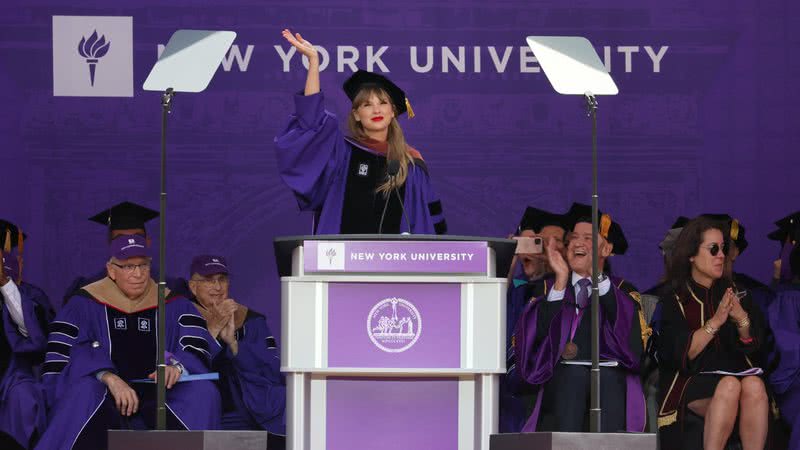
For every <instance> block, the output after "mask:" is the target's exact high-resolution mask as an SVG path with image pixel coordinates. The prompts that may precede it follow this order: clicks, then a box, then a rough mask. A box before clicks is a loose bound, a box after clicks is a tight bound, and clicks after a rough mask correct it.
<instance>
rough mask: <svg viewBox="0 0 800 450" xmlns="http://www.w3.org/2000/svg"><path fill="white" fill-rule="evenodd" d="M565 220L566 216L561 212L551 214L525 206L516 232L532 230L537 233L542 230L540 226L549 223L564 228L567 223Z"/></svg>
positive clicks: (548, 224) (542, 226)
mask: <svg viewBox="0 0 800 450" xmlns="http://www.w3.org/2000/svg"><path fill="white" fill-rule="evenodd" d="M565 222H566V217H564V215H563V214H553V213H551V212H550V211H545V210H543V209H539V208H534V207H533V206H528V207H527V208H525V213H524V214H523V215H522V219H520V221H519V227H517V233H520V232H522V230H533V231H534V232H535V233H539V232H541V231H542V228H544V227H546V226H551V225H552V226H556V227H560V228H566V226H567V225H566V223H565Z"/></svg>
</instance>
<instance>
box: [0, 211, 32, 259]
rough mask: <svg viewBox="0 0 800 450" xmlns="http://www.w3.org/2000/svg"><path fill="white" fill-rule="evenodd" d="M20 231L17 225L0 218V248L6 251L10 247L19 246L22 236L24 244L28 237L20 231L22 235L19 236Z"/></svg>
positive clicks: (9, 249)
mask: <svg viewBox="0 0 800 450" xmlns="http://www.w3.org/2000/svg"><path fill="white" fill-rule="evenodd" d="M20 231H21V230H20V229H19V227H17V226H16V225H14V224H13V223H11V222H9V221H7V220H3V219H0V249H1V250H3V251H4V252H8V251H11V249H12V248H16V247H19V244H20V241H19V239H20V237H22V242H23V244H24V242H25V240H26V239H28V235H26V234H25V233H22V236H20Z"/></svg>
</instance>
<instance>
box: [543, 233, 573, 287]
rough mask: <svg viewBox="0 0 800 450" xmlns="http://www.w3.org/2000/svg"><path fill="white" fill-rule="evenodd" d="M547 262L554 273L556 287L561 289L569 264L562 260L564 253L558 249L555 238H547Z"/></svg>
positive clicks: (566, 276) (565, 282)
mask: <svg viewBox="0 0 800 450" xmlns="http://www.w3.org/2000/svg"><path fill="white" fill-rule="evenodd" d="M547 262H548V263H550V268H552V269H553V272H554V273H555V274H556V288H558V289H563V287H564V286H566V284H567V278H568V277H569V265H567V261H565V260H564V255H562V254H561V252H560V251H558V246H557V245H556V241H555V239H548V240H547Z"/></svg>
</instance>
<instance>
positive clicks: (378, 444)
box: [325, 377, 458, 450]
mask: <svg viewBox="0 0 800 450" xmlns="http://www.w3.org/2000/svg"><path fill="white" fill-rule="evenodd" d="M325 389H326V402H327V406H326V408H327V410H326V426H325V428H326V430H327V437H326V448H327V449H328V450H353V449H368V448H379V449H382V450H409V449H436V450H457V449H458V378H345V377H331V378H328V380H327V383H326V388H325Z"/></svg>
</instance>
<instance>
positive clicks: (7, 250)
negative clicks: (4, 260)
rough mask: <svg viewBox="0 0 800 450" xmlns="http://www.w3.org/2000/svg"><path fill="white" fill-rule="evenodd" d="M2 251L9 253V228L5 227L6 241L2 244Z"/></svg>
mask: <svg viewBox="0 0 800 450" xmlns="http://www.w3.org/2000/svg"><path fill="white" fill-rule="evenodd" d="M3 252H4V253H11V230H10V229H8V228H6V242H5V245H3Z"/></svg>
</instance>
